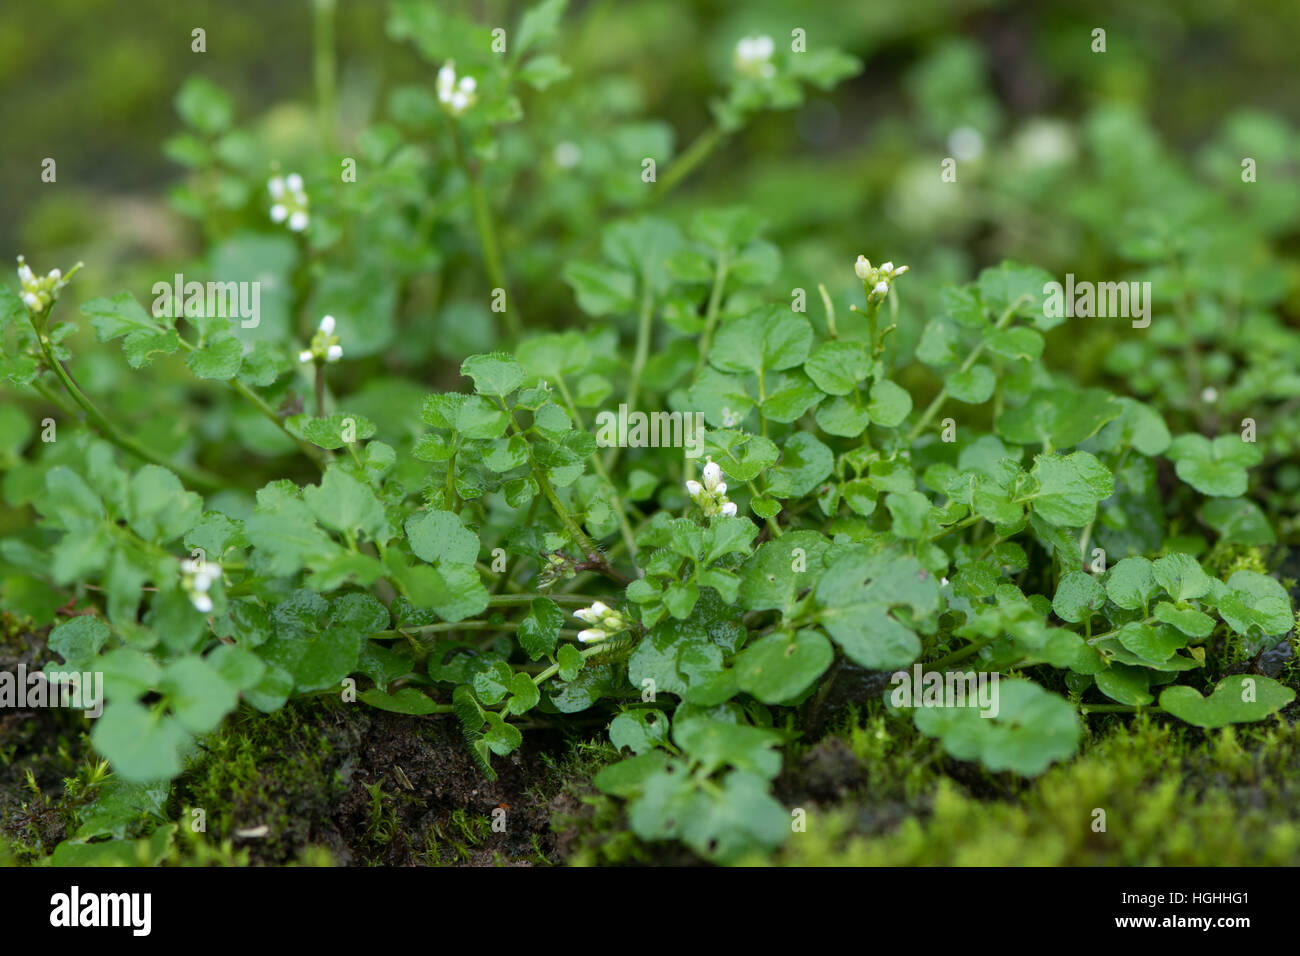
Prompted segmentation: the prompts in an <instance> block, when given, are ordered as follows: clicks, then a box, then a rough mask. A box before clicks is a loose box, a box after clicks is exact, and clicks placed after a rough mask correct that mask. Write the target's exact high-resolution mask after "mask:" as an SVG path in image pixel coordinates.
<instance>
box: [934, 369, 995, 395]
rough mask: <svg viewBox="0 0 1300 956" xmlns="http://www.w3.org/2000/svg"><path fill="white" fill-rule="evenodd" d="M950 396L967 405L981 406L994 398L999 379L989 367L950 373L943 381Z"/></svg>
mask: <svg viewBox="0 0 1300 956" xmlns="http://www.w3.org/2000/svg"><path fill="white" fill-rule="evenodd" d="M943 384H944V388H946V389H947V390H948V394H949V395H951V396H952V397H953V398H955V399H957V401H959V402H965V403H966V404H967V405H979V404H982V403H984V402H987V401H988V400H989V399H990V398H991V397H992V396H993V389H994V387H995V386H996V385H997V377H996V376H994V374H993V369H991V368H989V367H988V366H987V365H972V366H971V367H970V368H968V369H966V370H965V371H961V370H958V371H956V372H952V373H950V374H949V375H948V376H947V377H946V378H945V379H944V380H943Z"/></svg>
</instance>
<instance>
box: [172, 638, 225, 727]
mask: <svg viewBox="0 0 1300 956" xmlns="http://www.w3.org/2000/svg"><path fill="white" fill-rule="evenodd" d="M158 690H159V692H160V693H161V694H163V695H164V697H165V698H166V700H167V704H168V706H169V707H170V709H171V711H172V713H173V714H175V715H176V719H177V720H178V721H179V722H180V725H181V726H182V727H184V728H185V729H186V730H188V731H190V732H191V733H195V734H203V733H207V732H208V731H210V730H212V729H213V728H215V727H216V726H217V724H219V723H221V719H222V718H223V717H225V716H226V714H228V713H230V712H231V711H232V710H234V709H235V704H237V703H238V701H239V693H238V691H237V690H236V688H234V687H232V686H231V685H230V684H229V683H228V682H227V681H226V679H225V678H224V677H222V676H221V675H220V674H219V673H218V672H217V671H216V670H215V669H214V668H213V667H212V666H211V665H210V664H209V663H208V662H207V661H205V660H204V659H203V658H201V657H193V656H189V657H182V658H179V659H177V660H174V661H172V662H171V663H169V664H168V665H167V666H166V667H164V668H163V672H162V677H161V679H160V680H159V683H158Z"/></svg>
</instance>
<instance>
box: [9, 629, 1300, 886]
mask: <svg viewBox="0 0 1300 956" xmlns="http://www.w3.org/2000/svg"><path fill="white" fill-rule="evenodd" d="M0 624H4V621H3V617H2V616H0ZM43 654H48V652H47V651H45V641H44V635H41V634H30V633H26V634H24V633H19V631H16V630H14V629H13V628H8V629H0V666H3V667H13V666H16V664H17V663H18V662H19V661H23V662H25V663H26V664H27V666H29V667H31V666H40V665H41V664H42V663H43V662H44V661H43V659H42V655H43ZM1277 676H1278V677H1279V679H1281V680H1283V681H1284V682H1286V683H1288V684H1291V685H1295V684H1296V683H1297V662H1296V659H1295V658H1291V659H1290V660H1286V661H1284V662H1283V663H1281V664H1280V673H1279V674H1278V675H1277ZM860 691H861V688H858V687H856V686H854V685H852V683H851V681H850V682H847V693H848V695H849V696H850V698H852V697H855V696H856V697H857V698H858V700H859V701H860V700H861V693H860ZM860 708H861V709H860V710H859V711H856V712H850V713H849V714H848V716H847V717H844V716H843V715H842V714H841V717H840V718H839V720H838V724H836V723H834V722H832V725H831V731H830V732H829V733H828V734H827V735H826V736H824V737H823V738H821V739H820V740H817V741H813V742H800V743H796V744H794V745H791V746H790V747H789V748H788V751H787V753H786V759H785V770H784V771H783V773H782V775H781V776H780V778H778V780H777V782H776V793H777V796H778V797H779V799H781V801H782V802H783V803H785V805H787V806H789V807H802V808H804V809H805V810H806V811H807V816H806V829H805V830H804V831H803V832H796V833H794V834H792V835H791V837H790V838H789V840H788V841H787V843H786V845H785V846H784V847H783V848H782V849H781V850H780V851H779V852H778V853H777V854H775V855H774V857H773V858H772V859H770V860H753V861H752V862H771V863H776V864H786V865H837V866H849V865H900V864H901V865H945V864H956V865H965V864H972V865H1004V864H1009V865H1017V864H1029V865H1033V864H1037V865H1049V864H1066V865H1096V864H1108V865H1114V864H1141V865H1151V864H1161V865H1209V866H1214V865H1225V864H1251V863H1260V864H1296V863H1300V724H1297V723H1296V719H1297V716H1300V703H1297V704H1294V705H1292V706H1291V707H1289V708H1287V710H1286V711H1284V712H1283V714H1282V715H1281V716H1280V717H1279V718H1277V719H1275V720H1273V721H1271V722H1269V723H1266V724H1258V725H1244V726H1238V727H1232V728H1227V729H1224V730H1219V731H1201V730H1198V729H1197V728H1194V727H1189V726H1186V725H1183V724H1180V723H1178V722H1176V721H1173V720H1170V719H1168V718H1162V717H1159V716H1148V717H1140V718H1131V717H1120V716H1108V717H1094V718H1092V720H1091V721H1090V729H1091V736H1090V737H1089V738H1088V739H1086V740H1085V741H1084V745H1083V748H1082V753H1081V754H1080V756H1079V757H1078V758H1076V759H1075V760H1073V761H1071V762H1069V763H1066V764H1063V765H1058V766H1055V767H1053V768H1051V769H1050V770H1049V771H1048V772H1047V773H1045V774H1043V775H1042V776H1041V777H1039V778H1037V779H1035V780H1022V779H1020V778H1017V777H1015V776H1013V775H1011V774H992V773H989V772H988V771H986V770H984V769H983V768H981V767H980V766H978V765H976V764H971V763H966V762H961V761H956V760H953V759H952V758H950V757H948V756H947V755H946V754H945V753H944V752H943V750H942V748H941V747H940V746H939V745H938V744H937V743H936V742H935V741H933V740H930V739H928V738H926V737H924V736H922V735H921V734H919V733H918V732H917V731H916V730H915V729H914V727H913V726H912V724H911V722H910V721H909V720H907V719H906V718H903V717H897V716H893V715H890V714H888V713H886V712H885V711H884V709H883V707H882V705H881V702H880V701H879V700H871V701H869V702H868V703H866V704H865V705H860ZM525 739H526V746H525V749H524V750H522V751H520V752H518V753H516V754H514V755H512V756H511V757H509V758H507V759H504V760H500V761H496V762H495V767H496V769H497V771H498V773H499V775H500V776H499V778H498V779H497V780H495V781H491V780H487V779H486V778H484V777H483V776H482V775H481V774H480V773H479V771H478V768H477V766H476V765H475V763H474V760H473V758H472V756H471V755H470V754H469V752H468V750H467V748H466V747H465V746H464V743H463V739H462V738H461V735H460V733H459V731H458V730H457V729H456V725H455V722H454V720H450V719H444V718H416V717H406V716H401V715H396V714H389V713H385V712H383V711H378V710H374V709H371V708H367V707H362V706H359V705H349V704H342V703H339V702H335V701H304V702H298V703H295V704H292V705H290V706H288V707H286V708H285V709H284V710H282V711H280V712H277V713H275V714H260V713H256V712H253V711H250V710H245V711H242V712H241V713H240V714H239V715H238V716H237V717H235V718H233V719H231V720H229V721H227V723H226V724H225V725H224V726H223V727H222V728H221V729H220V730H219V731H218V732H217V733H215V734H213V735H211V736H209V737H208V738H206V739H204V740H203V741H202V743H201V746H200V749H199V750H198V751H197V752H196V753H195V754H194V755H193V756H192V758H191V760H190V762H189V765H188V768H187V770H186V772H185V774H184V775H183V776H182V777H181V778H179V779H178V780H177V781H176V782H175V784H174V785H173V786H172V788H171V789H170V791H166V790H162V789H157V790H155V791H152V792H150V793H143V792H142V793H139V794H134V795H131V794H128V790H129V788H126V787H125V786H124V785H123V784H121V782H120V781H115V780H114V779H113V778H112V777H111V775H109V774H108V773H107V772H106V768H105V767H104V766H103V765H102V763H101V762H100V761H98V760H97V759H96V758H94V756H93V754H92V752H91V749H90V745H89V740H88V739H87V737H86V722H85V720H84V719H83V718H82V717H81V716H80V715H79V714H75V713H70V712H67V711H60V710H40V711H36V712H24V713H22V714H16V713H14V714H0V864H29V863H34V862H41V861H45V860H47V859H48V858H49V855H50V854H51V852H52V851H53V849H54V847H55V846H56V845H57V844H58V843H59V842H60V841H61V840H64V839H65V838H67V837H69V836H71V835H73V834H75V833H77V832H78V830H79V828H81V827H82V826H83V824H84V823H85V822H86V821H88V820H90V821H93V820H95V819H96V818H97V817H96V815H99V818H101V819H102V817H103V814H104V813H105V812H107V810H108V808H109V806H110V805H112V804H114V803H115V802H116V804H118V805H120V806H119V809H118V811H117V812H119V814H120V817H119V818H116V819H115V823H114V827H113V834H112V835H113V836H114V837H115V839H112V840H109V842H107V843H99V842H95V843H87V844H83V845H81V846H80V847H73V848H72V850H74V851H76V852H78V853H88V852H90V850H91V849H92V848H99V849H100V850H101V851H102V852H103V853H104V854H105V856H104V857H103V859H105V860H108V861H121V862H147V863H163V864H169V865H227V866H231V865H233V866H242V865H313V866H315V865H375V864H387V865H545V864H554V863H568V864H574V865H591V864H596V865H611V864H612V865H620V864H622V865H628V864H630V865H646V864H676V865H686V864H690V863H693V862H696V861H695V858H694V857H693V856H692V855H691V854H690V853H689V852H688V851H687V850H685V849H683V848H682V847H681V846H680V845H678V844H672V843H656V844H647V843H643V842H642V841H640V840H638V839H637V838H636V837H635V835H633V834H632V833H631V832H630V831H629V830H628V827H627V820H626V815H625V813H624V810H623V805H622V804H621V803H620V802H619V801H617V800H614V799H612V798H610V797H607V796H605V795H603V794H600V793H599V792H597V791H596V790H595V789H594V788H593V787H592V785H591V783H590V781H591V778H592V777H593V776H594V774H595V773H596V772H597V771H598V770H599V769H600V768H601V767H602V766H604V765H605V764H607V763H609V762H611V761H612V760H615V759H617V754H616V752H615V751H614V749H613V747H612V746H611V745H610V744H609V743H608V742H607V740H606V739H605V738H604V736H603V735H601V736H599V737H597V738H595V739H590V740H587V739H583V738H579V737H573V736H565V735H562V734H560V733H556V732H553V731H548V730H546V729H544V728H543V729H538V730H533V731H532V732H530V734H529V735H527V737H526V738H525ZM141 789H142V788H141ZM128 796H131V798H132V799H135V800H137V801H138V805H137V804H132V803H131V802H130V800H128V799H127V797H128ZM121 806H124V807H126V809H125V810H121V808H120V807H121ZM195 810H202V811H203V815H204V818H205V823H206V826H205V828H204V830H203V832H194V828H193V827H192V826H191V824H192V822H193V821H194V820H195V815H194V811H195ZM1099 810H1100V811H1104V812H1105V829H1104V830H1101V829H1100V828H1099V823H1100V818H1099V816H1098V814H1097V811H1099ZM96 839H99V838H96ZM67 849H68V847H67V845H66V844H65V850H67ZM71 859H74V860H75V859H83V860H84V859H86V858H85V857H72V858H71Z"/></svg>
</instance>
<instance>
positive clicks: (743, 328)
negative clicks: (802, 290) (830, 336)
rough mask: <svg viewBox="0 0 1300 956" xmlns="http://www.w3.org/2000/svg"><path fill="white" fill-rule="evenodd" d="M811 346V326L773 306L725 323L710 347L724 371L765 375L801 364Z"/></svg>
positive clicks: (711, 359) (715, 362) (712, 357)
mask: <svg viewBox="0 0 1300 956" xmlns="http://www.w3.org/2000/svg"><path fill="white" fill-rule="evenodd" d="M811 347H812V326H811V325H810V324H809V323H808V321H807V320H806V319H802V318H798V317H797V316H795V315H793V314H791V313H790V312H789V311H788V310H784V309H780V308H778V307H770V308H768V309H766V310H764V311H761V312H758V313H755V314H753V315H749V316H746V317H745V318H742V319H735V320H733V321H731V322H727V323H726V324H724V325H723V326H722V327H721V328H720V329H719V330H718V333H717V336H716V337H715V338H714V340H713V348H712V349H710V350H709V362H710V363H711V364H712V365H713V367H714V368H716V369H718V370H719V371H722V372H753V373H754V374H755V375H762V374H764V373H766V372H772V371H780V370H781V369H787V368H793V367H794V366H796V365H801V364H802V363H803V361H804V359H806V358H807V357H808V350H809V349H810V348H811Z"/></svg>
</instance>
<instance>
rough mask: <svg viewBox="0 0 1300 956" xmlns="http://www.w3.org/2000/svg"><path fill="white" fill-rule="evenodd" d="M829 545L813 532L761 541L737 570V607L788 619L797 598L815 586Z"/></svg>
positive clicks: (793, 533)
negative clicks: (774, 614) (768, 611)
mask: <svg viewBox="0 0 1300 956" xmlns="http://www.w3.org/2000/svg"><path fill="white" fill-rule="evenodd" d="M828 546H829V542H828V541H827V540H826V538H825V537H824V536H822V535H821V534H819V533H818V532H816V531H790V532H786V533H785V534H784V535H782V536H781V537H780V538H776V539H774V540H771V541H767V542H764V543H763V544H762V545H760V546H759V548H758V550H757V551H755V552H754V554H753V556H752V557H751V558H750V559H749V560H748V561H746V562H745V564H744V567H743V569H742V571H741V581H740V605H741V607H744V608H746V609H747V610H751V611H767V610H778V611H780V612H781V614H782V616H783V617H786V618H789V617H790V616H791V615H792V614H793V612H794V608H795V605H796V598H797V596H798V595H799V594H800V593H801V592H803V591H807V590H810V589H811V588H813V587H814V586H816V583H817V578H818V575H819V574H820V572H821V569H822V556H823V555H824V554H825V553H826V549H827V547H828Z"/></svg>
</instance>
